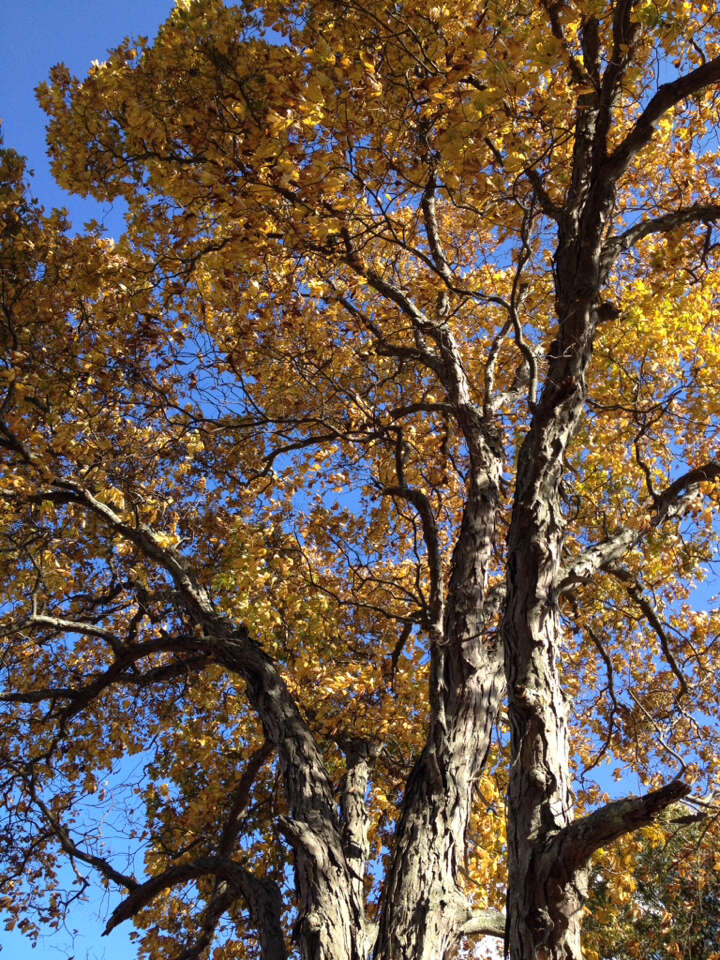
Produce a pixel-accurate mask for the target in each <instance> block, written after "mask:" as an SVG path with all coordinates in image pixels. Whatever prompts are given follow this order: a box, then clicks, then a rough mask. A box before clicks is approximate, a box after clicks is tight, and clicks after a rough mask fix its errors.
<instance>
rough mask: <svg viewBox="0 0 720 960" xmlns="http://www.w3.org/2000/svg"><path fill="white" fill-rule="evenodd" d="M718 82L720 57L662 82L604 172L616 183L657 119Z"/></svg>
mask: <svg viewBox="0 0 720 960" xmlns="http://www.w3.org/2000/svg"><path fill="white" fill-rule="evenodd" d="M718 82H720V56H719V57H715V58H714V59H712V60H709V61H708V62H707V63H704V64H702V65H701V66H699V67H696V69H695V70H692V71H691V72H690V73H688V74H685V75H684V76H682V77H678V78H677V79H676V80H672V81H671V82H670V83H663V84H662V85H661V86H660V87H659V89H658V91H657V93H656V94H655V96H654V97H652V99H651V100H650V102H649V103H648V105H647V106H646V107H645V109H644V110H643V112H642V113H641V114H640V116H639V117H638V119H637V121H636V122H635V125H634V127H633V128H632V130H631V131H630V133H628V135H627V136H626V137H625V139H624V140H623V141H622V143H620V144H619V145H618V146H617V147H616V148H615V150H614V151H613V152H612V154H611V155H610V157H609V158H608V160H607V161H606V163H605V165H604V170H603V173H604V175H605V176H606V177H607V178H608V179H609V180H616V179H617V178H618V177H619V176H620V175H621V174H622V173H623V172H624V171H625V170H626V169H627V167H628V166H629V164H630V162H631V161H632V159H633V157H634V156H635V155H636V154H637V153H639V152H640V150H642V148H643V147H645V146H646V145H647V144H648V143H649V142H650V140H651V139H652V136H653V134H654V133H655V125H656V124H657V122H658V120H659V119H660V118H661V117H662V116H663V114H665V113H667V112H668V110H672V108H673V107H674V106H676V105H677V104H678V103H680V101H681V100H684V99H685V98H686V97H689V96H691V94H693V93H697V92H698V91H699V90H703V89H704V88H705V87H709V86H710V85H711V84H714V83H718Z"/></svg>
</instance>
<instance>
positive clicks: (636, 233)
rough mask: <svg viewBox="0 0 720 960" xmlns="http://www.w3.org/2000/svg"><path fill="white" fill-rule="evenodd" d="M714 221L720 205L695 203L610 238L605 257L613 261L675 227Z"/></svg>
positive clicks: (717, 217)
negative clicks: (642, 241) (649, 238)
mask: <svg viewBox="0 0 720 960" xmlns="http://www.w3.org/2000/svg"><path fill="white" fill-rule="evenodd" d="M716 220H720V204H718V203H695V204H693V205H692V206H691V207H681V208H680V209H678V210H673V211H672V212H671V213H665V214H663V215H662V216H660V217H654V218H653V219H651V220H642V221H641V222H640V223H636V224H635V225H634V226H632V227H630V228H629V229H627V230H626V231H625V232H624V233H620V234H617V235H615V236H613V237H610V238H609V239H608V241H607V243H606V245H605V250H606V256H607V255H608V253H609V255H610V258H611V259H612V260H614V259H615V257H617V256H619V255H620V254H621V253H624V252H625V251H626V250H629V249H630V247H633V246H634V245H635V244H636V243H639V242H640V241H641V240H642V239H643V238H644V237H649V236H650V235H651V234H653V233H669V232H670V231H671V230H675V229H676V227H682V226H683V225H685V224H688V223H705V224H707V223H712V222H714V221H716Z"/></svg>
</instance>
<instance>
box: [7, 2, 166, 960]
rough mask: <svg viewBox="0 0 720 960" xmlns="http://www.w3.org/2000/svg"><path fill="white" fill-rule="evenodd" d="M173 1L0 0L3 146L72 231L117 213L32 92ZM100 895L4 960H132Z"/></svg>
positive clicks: (11, 947) (101, 52)
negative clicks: (74, 176)
mask: <svg viewBox="0 0 720 960" xmlns="http://www.w3.org/2000/svg"><path fill="white" fill-rule="evenodd" d="M172 6H173V2H172V0H122V2H121V0H17V2H11V0H4V2H3V0H0V64H2V67H1V68H0V118H1V119H2V136H3V140H4V144H5V146H6V147H13V148H14V149H15V150H17V151H18V152H19V153H22V154H24V155H25V156H26V157H27V158H28V165H29V167H30V168H31V169H32V170H34V171H35V176H34V178H33V194H34V196H36V197H37V198H38V199H39V200H40V202H41V203H43V204H44V205H45V206H46V207H48V208H50V207H67V209H68V210H69V212H70V217H71V219H72V221H73V225H74V227H75V228H76V229H81V228H82V224H83V223H84V222H85V221H87V220H90V219H93V218H94V219H98V220H100V221H101V222H103V221H104V222H105V223H106V225H107V226H108V228H109V229H110V231H111V232H116V230H117V226H116V225H117V223H118V222H119V218H120V217H121V216H122V210H121V209H120V208H119V206H116V208H115V209H114V210H112V209H111V208H109V207H107V206H105V207H101V206H99V205H98V204H96V203H95V202H94V201H92V200H82V199H80V198H78V197H71V196H69V195H68V194H66V193H64V192H63V191H62V190H60V188H59V187H58V186H57V185H56V184H55V183H54V181H53V179H52V177H51V175H50V169H49V163H48V159H47V156H46V152H45V115H44V114H43V112H42V111H41V110H40V108H39V106H38V105H37V103H36V101H35V94H34V89H35V87H36V86H37V85H38V84H39V83H41V82H42V81H43V80H46V79H47V75H48V71H49V69H50V67H52V66H53V65H54V64H56V63H59V62H60V61H62V62H64V63H65V64H67V66H68V67H69V68H70V70H71V71H72V72H73V73H75V74H78V75H83V76H84V75H85V73H86V72H87V68H88V67H89V65H90V62H91V61H92V60H103V59H104V58H105V53H106V51H107V50H108V48H110V47H114V46H117V45H118V44H119V43H120V42H121V41H122V39H123V38H124V37H126V36H128V35H129V36H150V37H152V36H154V34H155V31H156V29H157V27H158V25H159V24H160V23H162V22H163V20H165V19H166V17H167V15H168V13H169V12H170V10H171V9H172ZM107 906H108V904H107V902H105V903H103V902H102V900H101V898H100V896H99V895H98V899H97V901H96V902H92V899H91V901H90V902H89V903H88V904H87V905H86V906H85V907H83V908H82V909H80V910H78V911H76V912H75V913H74V916H73V924H72V926H73V927H76V928H77V929H78V931H79V932H78V934H77V936H74V937H73V936H71V934H70V933H69V932H63V931H61V932H59V933H58V934H56V935H54V936H49V937H43V938H42V940H41V941H40V943H39V944H38V947H37V949H36V950H31V949H30V944H29V942H28V941H27V940H26V939H25V938H24V937H23V936H22V935H21V934H19V933H17V932H13V933H8V932H6V931H5V930H4V929H3V926H4V924H3V917H2V916H1V915H0V947H1V948H2V957H3V960H4V958H6V957H7V960H70V958H74V960H131V958H132V957H134V956H135V954H136V948H135V947H134V946H133V945H132V944H131V943H130V941H129V939H128V933H130V931H131V930H132V926H130V925H129V924H128V925H122V926H121V927H120V928H119V929H117V930H115V931H113V933H112V934H110V936H109V937H106V938H101V937H100V932H101V930H102V924H101V923H100V922H99V920H98V917H97V914H98V910H103V911H105V912H106V911H107Z"/></svg>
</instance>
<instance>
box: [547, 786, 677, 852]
mask: <svg viewBox="0 0 720 960" xmlns="http://www.w3.org/2000/svg"><path fill="white" fill-rule="evenodd" d="M689 793H690V787H689V786H688V785H687V784H686V783H683V782H682V781H681V780H673V781H671V782H670V783H668V784H666V785H665V786H664V787H660V789H658V790H652V791H650V793H646V794H644V795H643V796H641V797H628V798H626V799H625V800H616V801H614V802H612V803H607V804H605V806H604V807H600V809H599V810H595V811H594V812H593V813H590V814H588V815H587V816H585V817H581V818H580V819H578V820H573V822H572V823H570V824H568V826H567V827H565V828H564V829H563V830H561V831H560V832H559V833H558V834H557V835H556V836H555V837H554V838H553V840H552V842H551V851H550V854H551V856H552V857H554V858H556V859H557V860H559V861H561V862H562V863H563V864H564V865H565V866H566V868H567V869H568V870H570V871H571V870H576V869H578V868H581V867H584V866H585V864H586V863H587V861H588V860H589V859H590V857H591V856H592V854H593V853H595V851H596V850H598V849H599V848H600V847H603V846H605V845H606V844H608V843H611V842H612V841H613V840H617V839H618V837H621V836H623V834H626V833H631V832H632V831H633V830H637V829H638V828H639V827H644V826H645V825H646V824H648V823H650V822H651V821H652V820H653V819H654V818H655V817H656V816H657V815H658V814H659V813H661V812H662V811H663V810H664V809H665V808H666V807H668V806H670V804H672V803H675V802H676V801H677V800H681V799H682V798H683V797H686V796H687V795H688V794H689Z"/></svg>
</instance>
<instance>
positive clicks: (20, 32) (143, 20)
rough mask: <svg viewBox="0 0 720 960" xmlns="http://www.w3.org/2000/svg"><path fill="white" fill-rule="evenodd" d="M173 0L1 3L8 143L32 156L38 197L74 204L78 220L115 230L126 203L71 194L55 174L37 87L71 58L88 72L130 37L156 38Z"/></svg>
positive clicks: (1, 76) (0, 108)
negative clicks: (102, 202) (102, 201)
mask: <svg viewBox="0 0 720 960" xmlns="http://www.w3.org/2000/svg"><path fill="white" fill-rule="evenodd" d="M172 6H173V0H123V2H118V0H22V2H16V3H12V2H5V3H0V62H1V63H2V70H0V118H1V119H2V133H3V139H4V141H5V146H6V147H13V148H14V149H15V150H17V151H18V152H19V153H22V154H24V155H25V156H26V157H27V158H28V162H29V166H30V168H31V169H32V170H34V171H35V176H34V178H33V193H34V195H35V196H36V197H37V198H38V199H39V200H40V201H41V202H42V203H43V204H44V205H45V206H46V207H48V208H50V207H54V206H55V207H60V206H64V207H67V208H68V210H69V211H70V215H71V219H72V221H73V225H74V227H75V228H76V229H78V230H79V229H81V228H82V225H83V223H84V222H85V221H87V220H90V219H93V218H95V219H98V220H100V221H101V222H105V223H106V224H107V225H108V227H109V228H111V229H112V230H113V232H114V231H115V228H114V226H113V220H114V221H115V222H117V220H118V218H119V217H121V216H122V210H121V209H120V208H119V205H118V206H117V207H116V209H115V210H114V211H113V210H112V208H111V207H110V205H107V204H106V205H103V206H101V205H99V204H97V203H96V202H95V201H94V200H91V199H87V200H83V199H81V198H78V197H70V196H69V195H68V194H67V193H65V192H64V191H62V190H61V189H60V188H59V187H58V186H57V184H56V183H55V182H54V181H53V179H52V177H51V175H50V166H49V163H48V159H47V156H46V152H45V114H44V113H43V112H42V110H41V109H40V107H39V106H38V104H37V102H36V100H35V93H34V90H35V87H36V86H37V85H38V84H39V83H42V81H44V80H46V79H47V76H48V72H49V70H50V67H52V66H53V65H54V64H56V63H60V62H63V63H65V64H66V65H67V66H68V67H69V68H70V70H71V72H72V73H75V74H78V75H82V76H84V75H85V73H86V72H87V68H88V67H89V65H90V63H91V61H92V60H103V59H105V53H106V51H107V50H108V49H109V48H111V47H115V46H117V45H118V44H119V43H120V42H121V41H122V39H123V38H124V37H126V36H150V37H152V36H154V34H155V32H156V30H157V27H158V25H159V24H160V23H162V22H163V21H164V20H165V19H166V18H167V15H168V13H169V12H170V10H171V9H172Z"/></svg>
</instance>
